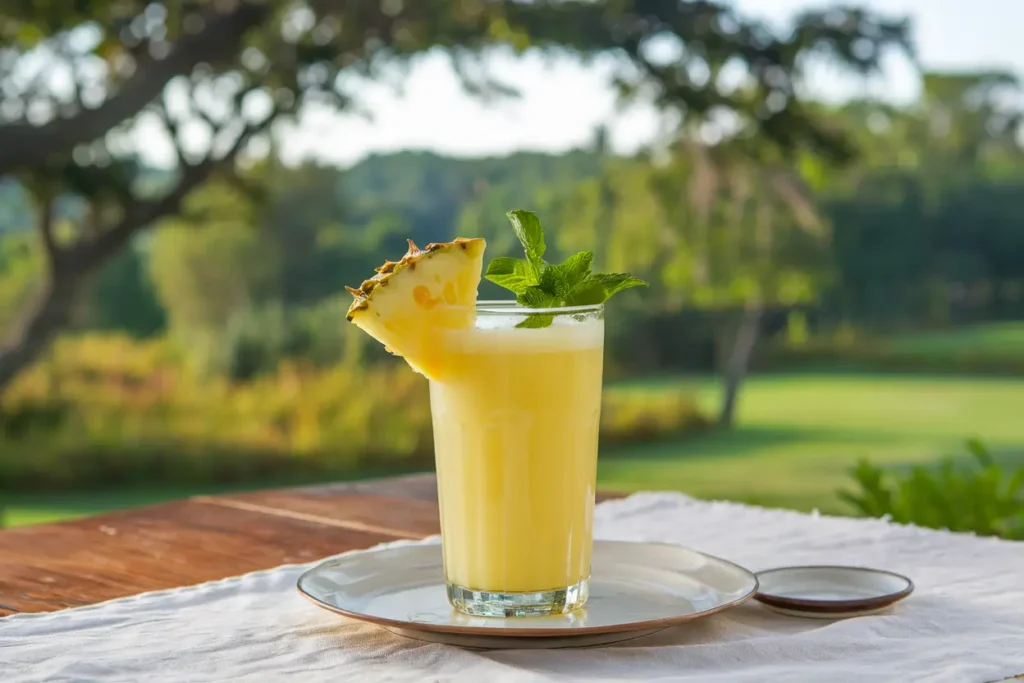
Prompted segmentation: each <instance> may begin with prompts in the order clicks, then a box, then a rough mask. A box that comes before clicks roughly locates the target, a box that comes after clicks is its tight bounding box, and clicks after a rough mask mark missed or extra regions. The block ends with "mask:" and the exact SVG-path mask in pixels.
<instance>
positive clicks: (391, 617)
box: [298, 541, 757, 648]
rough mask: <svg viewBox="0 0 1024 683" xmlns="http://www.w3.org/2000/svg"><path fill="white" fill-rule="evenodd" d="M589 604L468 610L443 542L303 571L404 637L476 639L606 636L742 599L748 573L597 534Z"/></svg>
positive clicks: (323, 599) (574, 642) (323, 595)
mask: <svg viewBox="0 0 1024 683" xmlns="http://www.w3.org/2000/svg"><path fill="white" fill-rule="evenodd" d="M592 566H593V570H592V572H593V573H592V576H591V579H590V598H589V600H588V601H587V604H586V605H585V606H584V607H583V608H581V609H579V610H576V611H574V612H570V613H568V614H563V615H556V616H547V617H516V618H507V619H501V618H493V617H474V616H470V615H467V614H463V613H461V612H457V611H456V610H455V609H454V608H452V607H451V605H450V604H449V602H448V598H447V595H446V592H445V580H444V568H443V565H442V560H441V546H440V545H439V544H437V543H431V544H410V545H400V546H393V547H389V548H382V549H378V550H368V551H363V552H356V553H351V554H347V555H344V556H342V557H339V558H336V559H333V560H328V561H326V562H323V563H321V564H320V565H318V566H316V567H314V568H312V569H310V570H309V571H307V572H305V573H304V574H303V575H302V576H301V577H299V581H298V589H299V592H300V593H301V594H302V595H303V596H305V597H306V598H308V599H309V600H311V601H312V602H313V604H315V605H317V606H319V607H322V608H324V609H327V610H330V611H332V612H336V613H338V614H342V615H344V616H346V617H350V618H353V619H359V620H362V621H367V622H371V623H374V624H378V625H380V626H382V627H384V628H385V629H387V630H388V631H391V632H393V633H396V634H398V635H401V636H405V637H408V638H415V639H417V640H426V641H431V642H440V643H448V644H452V645H460V646H463V647H477V648H556V647H587V646H594V645H605V644H608V643H614V642H619V641H623V640H630V639H633V638H639V637H642V636H645V635H649V634H651V633H655V632H657V631H660V630H662V629H665V628H668V627H669V626H675V625H677V624H682V623H685V622H688V621H692V620H694V619H699V618H702V617H706V616H708V615H711V614H715V613H716V612H721V611H722V610H725V609H728V608H730V607H735V606H736V605H739V604H741V603H744V602H746V601H747V600H749V599H750V598H752V597H753V596H754V593H755V592H756V591H757V579H756V578H755V577H754V575H753V574H752V573H751V572H749V571H747V570H746V569H743V568H742V567H739V566H737V565H735V564H733V563H731V562H727V561H726V560H722V559H719V558H717V557H713V556H711V555H705V554H704V553H700V552H697V551H695V550H690V549H688V548H684V547H681V546H675V545H668V544H662V543H631V542H623V541H595V542H594V552H593V561H592Z"/></svg>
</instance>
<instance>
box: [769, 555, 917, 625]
mask: <svg viewBox="0 0 1024 683" xmlns="http://www.w3.org/2000/svg"><path fill="white" fill-rule="evenodd" d="M756 576H757V580H758V584H759V586H758V592H757V594H756V595H755V596H754V599H755V600H757V601H758V602H761V603H762V604H764V605H765V606H766V607H768V608H769V609H772V610H775V611H776V612H781V613H783V614H788V615H791V616H798V617H812V618H818V619H841V618H844V617H859V616H863V615H866V614H874V613H876V612H881V611H882V610H884V609H887V608H888V607H890V606H891V605H893V604H895V603H897V602H899V601H900V600H902V599H903V598H905V597H907V596H908V595H910V594H911V593H912V592H913V590H914V583H913V582H912V581H911V580H910V579H908V578H907V577H905V576H901V575H900V574H895V573H893V572H889V571H883V570H881V569H868V568H864V567H838V566H820V567H779V568H777V569H766V570H764V571H761V572H758V573H757V575H756Z"/></svg>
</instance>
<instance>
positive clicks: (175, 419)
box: [0, 335, 706, 491]
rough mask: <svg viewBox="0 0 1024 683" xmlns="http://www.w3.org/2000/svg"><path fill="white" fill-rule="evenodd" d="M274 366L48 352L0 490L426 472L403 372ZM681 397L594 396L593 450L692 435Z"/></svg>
mask: <svg viewBox="0 0 1024 683" xmlns="http://www.w3.org/2000/svg"><path fill="white" fill-rule="evenodd" d="M349 360H351V359H350V358H346V359H344V360H342V361H341V362H340V363H336V364H334V365H330V366H327V367H320V366H318V364H317V363H316V361H313V362H310V361H305V362H303V363H298V362H296V361H288V360H286V361H284V362H281V363H279V364H277V365H276V367H275V368H274V369H273V371H272V372H263V373H257V374H255V375H254V376H252V377H251V378H250V379H247V380H245V381H235V380H232V379H230V378H229V377H225V376H221V375H210V374H208V373H206V372H204V371H200V370H194V369H192V366H191V365H190V364H189V363H188V361H187V359H186V356H185V354H184V353H183V352H182V351H181V350H180V349H179V348H178V347H177V346H176V345H175V344H174V343H171V342H169V341H166V340H152V341H145V342H139V341H135V340H132V339H131V338H129V337H127V336H118V335H89V336H83V337H77V338H72V339H63V340H61V341H60V342H59V343H58V344H57V345H56V346H55V348H54V350H53V353H52V354H51V355H50V358H49V359H48V360H47V361H46V362H44V363H41V364H40V365H38V366H37V367H35V368H33V369H32V370H30V371H29V372H27V373H25V374H24V375H23V376H22V377H20V378H19V379H18V380H17V382H16V383H15V384H14V385H13V386H12V387H11V388H10V389H9V391H8V393H6V394H5V395H4V401H3V403H2V404H0V488H2V489H7V490H22V491H24V490H40V489H59V490H67V489H75V488H77V489H89V488H95V487H98V486H104V485H120V484H126V483H139V482H147V483H152V484H161V485H162V484H170V483H188V484H193V483H204V484H205V483H225V482H244V481H259V480H267V479H277V478H281V477H295V478H300V479H311V478H326V477H331V476H335V475H337V474H340V473H353V472H356V471H359V472H366V471H381V472H385V471H393V470H404V471H407V470H410V469H426V468H429V467H431V466H432V464H433V435H432V430H431V422H430V404H429V400H428V396H427V383H426V381H425V380H424V379H423V378H422V377H421V376H419V375H417V374H415V373H413V372H411V371H410V370H409V369H408V368H407V367H406V366H405V364H404V363H400V362H394V361H392V362H387V363H379V362H373V363H371V364H370V365H368V366H361V365H358V364H355V363H350V362H348V361H349ZM705 424H706V423H705V421H704V420H703V418H702V417H701V416H700V414H699V412H698V411H697V409H696V406H695V405H694V403H693V401H692V400H690V398H689V397H687V396H685V395H673V394H671V393H665V392H656V393H646V392H637V391H618V390H615V389H611V390H609V391H608V392H606V394H605V398H604V409H603V412H602V420H601V438H602V440H603V441H604V442H611V443H623V442H636V441H649V440H652V439H659V438H667V437H669V436H674V435H677V434H680V433H682V432H685V431H688V430H692V429H698V428H701V427H703V426H704V425H705Z"/></svg>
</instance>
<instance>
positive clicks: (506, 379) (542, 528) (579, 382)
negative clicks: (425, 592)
mask: <svg viewBox="0 0 1024 683" xmlns="http://www.w3.org/2000/svg"><path fill="white" fill-rule="evenodd" d="M446 347H447V348H446V350H445V353H446V356H447V357H448V358H449V359H450V360H451V363H450V365H448V370H447V372H446V375H445V378H444V380H443V381H432V382H431V383H430V409H431V416H432V419H433V426H434V448H435V453H436V460H437V482H438V499H439V501H440V508H441V544H442V550H443V553H444V569H445V578H446V582H447V587H448V596H449V599H450V601H451V603H452V605H453V606H454V607H455V608H456V609H458V610H459V611H462V612H465V613H467V614H473V615H478V616H495V617H514V616H539V615H548V614H559V613H563V612H568V611H571V610H573V609H576V608H579V607H581V606H582V605H583V604H584V603H585V602H586V600H587V595H588V582H589V579H590V556H591V549H592V547H593V513H594V492H595V487H596V476H597V442H598V430H599V423H600V415H601V377H602V365H603V355H604V308H603V306H601V305H597V306H585V307H574V308H554V309H526V308H522V307H519V306H518V305H517V304H516V303H515V302H480V303H478V304H477V308H476V324H475V327H474V328H472V329H469V330H459V331H457V332H453V333H452V334H451V335H450V337H449V338H447V339H446Z"/></svg>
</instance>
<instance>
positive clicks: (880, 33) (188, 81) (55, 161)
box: [0, 0, 906, 390]
mask: <svg viewBox="0 0 1024 683" xmlns="http://www.w3.org/2000/svg"><path fill="white" fill-rule="evenodd" d="M2 12H3V18H4V21H3V22H0V84H2V88H0V93H2V95H0V96H2V102H0V177H2V176H4V175H13V176H14V177H16V178H17V179H19V180H20V181H21V182H22V183H23V184H25V185H26V186H27V187H29V188H30V189H31V191H32V193H33V196H34V200H35V202H36V203H37V205H38V206H40V207H43V208H42V210H41V211H40V212H39V214H40V219H39V221H38V222H37V225H36V230H37V233H38V235H39V239H40V243H41V244H42V245H43V247H44V250H45V254H46V264H47V282H46V285H45V286H44V287H43V291H42V294H41V296H40V298H39V301H38V302H37V304H36V306H35V308H34V309H33V311H32V312H31V313H30V314H29V315H28V316H27V317H26V323H25V325H24V327H23V329H22V330H21V331H20V332H19V333H18V334H17V335H15V340H14V342H13V344H12V345H10V346H9V347H7V348H6V349H5V350H3V351H0V390H2V388H3V387H4V386H5V385H6V384H7V383H8V382H9V381H10V379H11V378H12V377H13V376H14V374H15V373H16V372H18V371H19V370H20V369H21V368H22V367H24V366H25V365H27V364H29V363H31V362H32V361H34V360H35V359H36V358H37V357H38V356H39V354H41V353H42V352H43V350H44V349H45V348H46V347H47V346H48V345H49V343H50V342H51V341H52V339H53V338H54V336H55V335H56V334H57V333H58V331H59V330H61V329H62V328H63V327H64V326H66V325H67V324H68V321H69V320H70V318H71V314H72V310H73V307H74V304H75V302H76V300H77V298H78V297H79V295H80V292H81V291H82V289H83V284H84V282H85V280H86V279H87V278H88V277H89V276H90V275H91V274H92V273H94V272H95V271H96V270H97V269H98V268H99V267H100V266H101V265H102V264H103V263H105V262H107V261H108V260H109V259H111V258H112V257H113V256H114V255H115V254H117V253H118V252H120V251H121V250H122V249H124V248H125V247H126V245H128V244H129V242H130V241H132V239H133V238H134V237H135V236H136V235H137V234H138V233H139V232H140V231H142V230H143V229H145V228H147V227H148V226H150V225H152V224H154V223H155V222H157V221H159V220H160V219H162V218H165V217H168V216H173V215H175V214H177V213H178V212H179V210H180V208H181V205H182V202H183V201H184V200H185V198H186V197H187V196H188V195H189V194H190V193H191V192H192V191H194V190H196V189H197V188H199V187H200V186H201V185H203V184H205V183H206V182H207V181H208V180H210V179H211V178H212V177H214V176H215V175H224V176H227V177H233V176H234V170H235V168H236V166H237V162H238V161H239V160H240V159H242V158H244V157H245V153H246V152H247V151H248V152H255V151H256V150H254V149H252V147H251V144H252V143H253V142H254V141H257V140H261V139H262V138H264V137H265V135H266V134H267V133H268V131H270V129H271V126H272V124H274V123H275V122H276V121H277V120H279V119H281V118H282V117H288V116H291V115H293V114H294V113H295V112H296V111H299V110H300V109H302V108H303V107H306V106H310V105H314V104H318V105H322V106H331V107H337V108H351V107H356V106H359V103H358V101H357V98H356V95H355V92H354V90H353V87H352V83H353V79H352V78H350V76H353V75H362V76H365V77H370V78H386V77H387V76H388V74H389V73H391V72H393V71H394V67H395V66H396V65H401V64H405V63H408V60H409V59H410V58H411V57H413V56H415V55H417V54H420V53H422V52H423V51H425V50H427V49H431V48H442V49H445V50H447V51H448V54H449V55H450V56H451V59H452V63H453V65H454V66H455V68H456V70H457V71H458V73H459V74H460V75H461V76H462V78H463V82H464V84H465V85H466V87H467V89H468V90H469V91H471V92H475V93H479V94H483V95H493V94H495V93H501V92H502V91H503V90H507V89H505V88H503V87H502V85H501V84H500V83H496V82H495V81H494V79H493V78H492V77H491V76H490V74H489V73H488V72H487V70H486V68H485V63H484V62H482V61H481V60H480V59H479V57H480V56H481V54H482V53H483V51H484V50H485V49H487V48H489V47H493V46H505V47H512V48H513V49H515V50H517V51H522V50H525V49H527V48H529V47H531V46H536V47H540V48H543V49H548V50H559V49H560V50H562V51H570V52H572V53H575V54H582V55H585V56H590V55H594V54H599V53H611V54H613V55H616V56H617V57H618V58H619V60H620V63H621V64H622V68H621V69H620V71H619V75H618V77H617V83H618V85H619V86H620V88H621V89H622V91H623V92H624V93H626V94H635V93H648V94H650V93H653V96H654V98H655V101H656V102H658V103H659V104H660V105H662V106H665V107H674V108H678V109H680V110H682V111H685V112H688V113H689V112H694V113H698V114H703V113H707V112H710V111H713V110H728V111H732V112H735V113H737V114H739V115H740V116H742V117H744V118H749V119H751V120H753V121H756V123H757V128H758V130H760V131H762V132H763V133H764V134H765V135H767V136H769V137H770V138H771V139H773V140H775V141H776V142H777V144H779V145H780V146H781V147H783V148H795V147H799V146H801V145H809V146H811V147H813V148H817V149H821V150H823V151H827V152H828V153H835V154H840V155H842V154H846V153H847V150H846V149H845V147H844V145H843V144H842V141H841V140H839V139H838V138H837V137H836V136H834V135H832V134H831V133H830V132H829V131H828V130H827V129H824V128H822V127H821V126H819V125H818V124H817V122H816V121H815V120H814V117H813V116H812V115H811V114H810V113H809V112H808V111H807V109H806V108H805V107H804V106H802V103H801V102H800V100H799V99H798V98H797V97H796V94H795V93H796V90H795V85H794V74H795V73H796V66H797V64H798V62H799V60H800V59H801V58H802V57H803V56H804V55H806V54H807V53H809V52H813V51H828V52H831V53H835V54H838V55H840V56H841V57H842V58H843V59H845V60H846V61H848V62H851V63H853V64H855V65H871V64H873V63H875V61H876V60H877V53H878V52H879V51H880V50H881V49H883V48H884V46H885V45H887V44H890V43H893V42H903V41H904V39H905V31H906V25H905V23H903V22H888V21H884V20H882V19H879V18H878V17H876V16H874V15H872V14H869V13H866V12H863V11H858V10H849V11H839V10H829V11H828V12H826V13H818V14H807V15H804V16H802V17H801V18H800V20H799V22H798V24H797V27H796V29H795V30H794V31H793V32H791V33H788V34H786V35H778V34H775V33H773V32H772V31H771V30H769V29H768V28H767V27H766V26H765V25H763V24H761V23H759V22H756V21H750V20H746V19H744V18H743V17H740V16H738V15H736V14H735V12H734V11H733V10H732V9H730V8H729V7H727V6H725V5H723V4H718V3H717V2H707V1H703V0H702V1H694V2H679V1H678V0H614V1H613V0H601V1H597V2H593V1H589V0H567V1H558V2H556V1H553V0H552V1H549V2H542V1H537V2H529V3H527V2H516V1H513V0H469V1H466V0H418V1H417V2H404V3H403V2H401V1H400V0H382V1H381V2H379V3H378V2H359V3H355V2H352V3H332V2H327V1H326V0H307V1H306V2H286V1H285V0H277V1H270V0H191V1H183V2H174V3H171V2H163V3H161V2H150V1H149V0H116V1H115V0H82V1H81V2H76V3H70V4H69V3H49V4H45V5H39V4H38V3H34V2H31V1H30V0H9V2H6V3H5V5H4V8H3V10H2ZM656 43H661V44H666V43H667V44H669V45H670V47H673V48H674V49H675V51H676V56H675V57H672V58H670V59H668V60H666V59H663V58H660V57H657V54H656V53H657V52H658V51H657V49H655V48H652V45H653V44H656ZM730 61H732V62H735V63H739V64H742V65H744V66H745V67H746V71H747V75H748V77H749V81H750V83H751V87H750V88H747V89H743V90H740V91H735V90H730V89H729V88H724V87H721V84H719V83H717V82H715V81H714V80H708V79H706V78H700V77H697V76H695V70H696V71H697V72H699V71H700V70H701V68H702V67H707V66H708V65H711V66H714V65H718V64H725V63H728V62H730ZM157 125H159V126H161V127H162V128H163V130H164V133H165V137H166V138H167V140H169V141H170V142H171V143H172V145H173V149H174V152H175V154H176V157H177V167H176V172H175V175H174V177H173V180H172V181H171V182H170V183H168V184H167V185H166V186H164V187H159V188H155V189H154V188H153V187H147V186H146V185H145V183H143V182H142V169H141V166H140V163H139V151H140V146H142V145H146V144H147V141H146V140H142V139H140V137H139V135H138V131H139V129H140V126H157ZM197 141H198V142H197ZM66 196H73V197H75V198H78V199H79V200H81V201H82V202H83V203H84V211H83V216H82V218H81V220H80V221H78V223H77V225H76V228H75V230H73V231H71V232H70V234H58V232H57V231H56V230H55V221H54V220H53V212H52V211H51V210H49V208H48V207H50V206H52V204H53V203H54V202H56V201H57V200H58V198H61V197H66Z"/></svg>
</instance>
